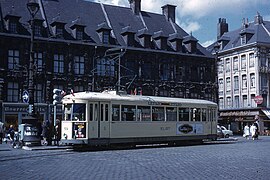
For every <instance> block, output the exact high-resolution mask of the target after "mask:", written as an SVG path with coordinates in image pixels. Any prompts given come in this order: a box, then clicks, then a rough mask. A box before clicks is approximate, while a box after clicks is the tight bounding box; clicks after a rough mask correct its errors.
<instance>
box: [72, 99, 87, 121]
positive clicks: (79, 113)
mask: <svg viewBox="0 0 270 180" xmlns="http://www.w3.org/2000/svg"><path fill="white" fill-rule="evenodd" d="M85 110H86V104H83V103H76V104H73V118H72V120H74V121H85Z"/></svg>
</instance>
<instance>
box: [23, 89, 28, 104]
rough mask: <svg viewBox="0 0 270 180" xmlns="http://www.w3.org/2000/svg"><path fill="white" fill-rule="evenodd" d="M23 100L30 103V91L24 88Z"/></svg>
mask: <svg viewBox="0 0 270 180" xmlns="http://www.w3.org/2000/svg"><path fill="white" fill-rule="evenodd" d="M22 100H23V102H24V103H29V93H28V91H26V90H24V91H23V94H22Z"/></svg>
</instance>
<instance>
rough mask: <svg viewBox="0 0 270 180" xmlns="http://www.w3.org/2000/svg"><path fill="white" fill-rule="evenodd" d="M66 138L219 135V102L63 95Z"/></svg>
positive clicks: (157, 139) (163, 139) (145, 140)
mask: <svg viewBox="0 0 270 180" xmlns="http://www.w3.org/2000/svg"><path fill="white" fill-rule="evenodd" d="M62 103H63V114H64V115H63V119H62V124H61V142H62V143H65V144H74V145H75V144H87V145H110V144H125V143H129V144H133V145H134V144H151V143H178V142H181V141H187V140H190V141H202V140H204V139H215V138H216V132H217V129H216V128H217V104H216V103H213V102H210V101H206V100H198V99H184V98H169V97H156V96H140V95H118V94H116V92H115V91H104V92H102V93H98V92H80V93H75V94H73V95H67V96H64V97H63V100H62Z"/></svg>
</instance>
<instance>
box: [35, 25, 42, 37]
mask: <svg viewBox="0 0 270 180" xmlns="http://www.w3.org/2000/svg"><path fill="white" fill-rule="evenodd" d="M34 34H35V36H41V26H40V25H34Z"/></svg>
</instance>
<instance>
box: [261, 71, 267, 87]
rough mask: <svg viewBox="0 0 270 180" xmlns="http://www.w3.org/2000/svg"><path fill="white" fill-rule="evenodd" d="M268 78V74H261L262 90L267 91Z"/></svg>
mask: <svg viewBox="0 0 270 180" xmlns="http://www.w3.org/2000/svg"><path fill="white" fill-rule="evenodd" d="M267 76H268V74H265V73H261V88H263V89H267V84H268V83H267V79H268V78H267Z"/></svg>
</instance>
